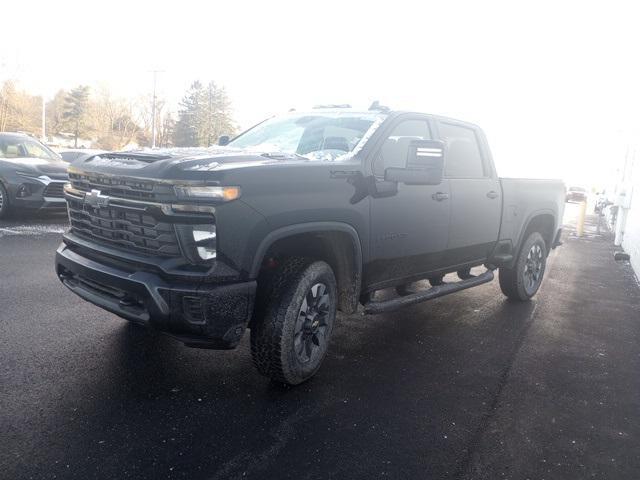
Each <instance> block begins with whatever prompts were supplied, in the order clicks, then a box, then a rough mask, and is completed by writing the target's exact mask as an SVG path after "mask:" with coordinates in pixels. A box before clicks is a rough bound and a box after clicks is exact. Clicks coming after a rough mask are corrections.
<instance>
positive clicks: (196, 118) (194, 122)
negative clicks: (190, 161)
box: [173, 80, 204, 147]
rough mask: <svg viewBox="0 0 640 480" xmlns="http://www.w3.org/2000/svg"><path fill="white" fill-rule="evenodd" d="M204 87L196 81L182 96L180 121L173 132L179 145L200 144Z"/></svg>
mask: <svg viewBox="0 0 640 480" xmlns="http://www.w3.org/2000/svg"><path fill="white" fill-rule="evenodd" d="M203 100H204V88H203V86H202V84H201V83H200V82H199V81H197V80H196V81H195V82H193V83H192V84H191V86H190V87H189V90H187V93H186V94H185V95H184V97H182V101H181V102H180V109H179V110H178V121H177V122H176V125H175V130H174V133H173V143H174V145H175V146H177V147H197V146H200V138H201V134H202V132H201V126H202V116H203V113H204V112H203V107H204V105H203Z"/></svg>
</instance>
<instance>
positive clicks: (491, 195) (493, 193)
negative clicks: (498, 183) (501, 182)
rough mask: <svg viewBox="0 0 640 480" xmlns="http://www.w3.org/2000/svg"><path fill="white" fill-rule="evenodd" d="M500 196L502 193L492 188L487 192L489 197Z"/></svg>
mask: <svg viewBox="0 0 640 480" xmlns="http://www.w3.org/2000/svg"><path fill="white" fill-rule="evenodd" d="M499 196H500V194H499V193H498V192H495V191H493V190H491V191H490V192H487V197H489V198H490V199H492V200H493V199H494V198H498V197H499Z"/></svg>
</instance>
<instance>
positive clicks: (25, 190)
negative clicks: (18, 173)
mask: <svg viewBox="0 0 640 480" xmlns="http://www.w3.org/2000/svg"><path fill="white" fill-rule="evenodd" d="M29 195H31V189H30V188H29V185H27V184H26V183H23V184H21V185H20V186H19V187H18V189H17V190H16V197H18V198H24V197H28V196H29Z"/></svg>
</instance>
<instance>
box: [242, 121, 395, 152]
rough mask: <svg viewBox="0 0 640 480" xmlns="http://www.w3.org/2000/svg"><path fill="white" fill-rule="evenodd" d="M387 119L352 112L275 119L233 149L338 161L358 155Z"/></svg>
mask: <svg viewBox="0 0 640 480" xmlns="http://www.w3.org/2000/svg"><path fill="white" fill-rule="evenodd" d="M384 118H385V116H384V115H380V114H379V113H348V112H337V113H333V112H332V113H311V114H293V115H287V116H284V117H274V118H271V119H269V120H266V121H264V122H262V123H260V124H258V125H256V126H255V127H253V128H252V129H250V130H248V131H246V132H245V133H243V134H241V135H240V136H239V137H237V138H235V139H234V140H233V141H232V142H231V143H230V144H229V146H231V147H236V148H242V149H250V150H253V149H255V150H260V151H264V152H282V153H290V154H298V155H302V156H304V157H308V158H311V159H329V160H336V159H337V158H338V157H343V156H345V155H347V154H349V153H353V154H354V153H357V151H358V150H359V148H360V147H361V144H363V143H364V142H365V141H366V140H367V139H368V138H369V136H370V135H371V134H372V133H373V131H374V130H375V128H377V126H378V125H379V124H380V123H381V122H382V120H384Z"/></svg>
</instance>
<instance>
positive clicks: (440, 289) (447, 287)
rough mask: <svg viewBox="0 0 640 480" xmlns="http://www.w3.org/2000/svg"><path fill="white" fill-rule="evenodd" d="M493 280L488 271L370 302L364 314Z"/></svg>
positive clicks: (423, 300)
mask: <svg viewBox="0 0 640 480" xmlns="http://www.w3.org/2000/svg"><path fill="white" fill-rule="evenodd" d="M491 280H493V270H487V271H486V272H484V273H482V274H480V275H478V276H475V277H471V278H467V279H466V280H460V281H459V282H455V283H445V284H444V285H438V286H435V287H431V288H429V289H427V290H422V291H419V292H416V293H411V294H409V295H404V296H402V297H397V298H392V299H390V300H384V301H382V302H368V303H366V304H365V305H364V313H383V312H390V311H392V310H396V309H398V308H402V307H406V306H409V305H415V304H416V303H421V302H425V301H427V300H431V299H432V298H438V297H442V296H444V295H449V294H450V293H455V292H459V291H460V290H465V289H467V288H471V287H476V286H478V285H482V284H483V283H488V282H490V281H491Z"/></svg>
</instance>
